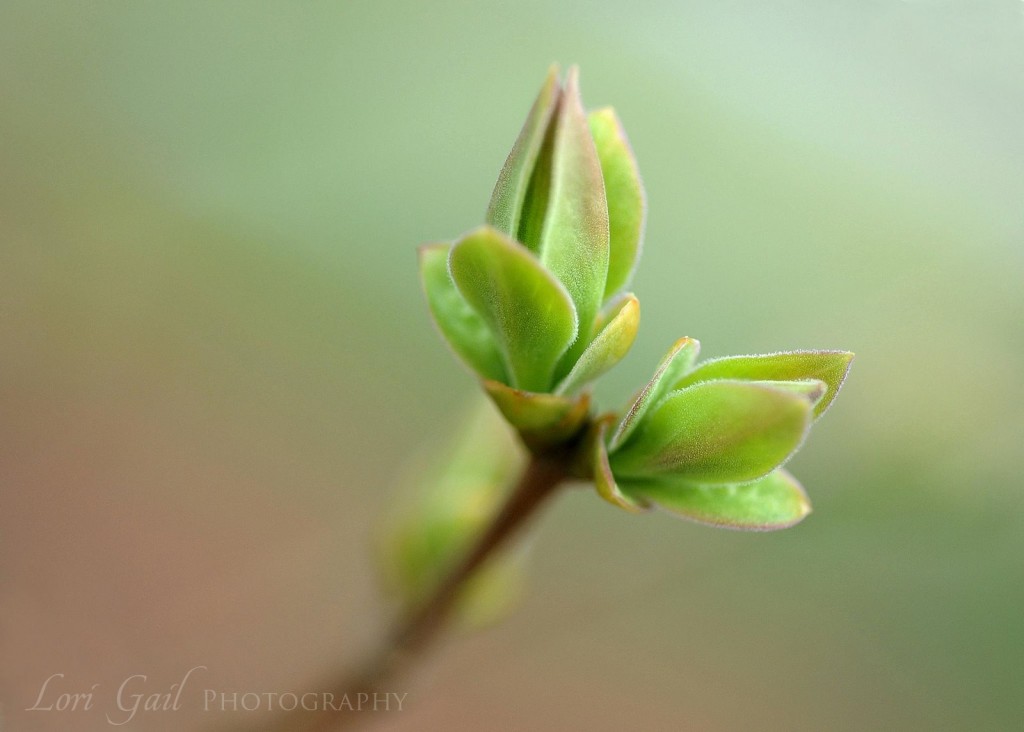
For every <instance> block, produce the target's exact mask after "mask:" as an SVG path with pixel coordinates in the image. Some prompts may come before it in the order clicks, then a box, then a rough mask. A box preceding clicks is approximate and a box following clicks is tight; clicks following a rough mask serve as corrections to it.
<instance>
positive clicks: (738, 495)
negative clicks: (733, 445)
mask: <svg viewBox="0 0 1024 732" xmlns="http://www.w3.org/2000/svg"><path fill="white" fill-rule="evenodd" d="M622 491H623V492H624V493H625V494H626V495H627V496H629V497H630V498H632V499H633V500H648V501H651V502H652V503H654V504H656V505H658V506H659V507H660V508H663V509H664V510H666V511H669V512H670V513H673V514H676V515H677V516H681V517H683V518H687V519H690V520H692V521H696V522H698V523H702V524H708V525H710V526H721V527H725V528H730V529H745V530H748V531H773V530H775V529H785V528H788V527H790V526H792V525H794V524H796V523H799V522H800V521H801V520H803V518H804V517H805V516H807V514H809V513H810V512H811V503H810V501H809V500H808V498H807V494H806V493H804V489H803V488H802V487H801V485H800V483H798V482H797V480H796V478H794V477H793V476H792V475H790V474H789V473H788V472H786V471H785V470H784V469H782V468H779V469H778V470H775V471H773V472H771V473H769V474H768V475H766V476H764V477H763V478H759V479H758V480H755V481H753V482H752V483H743V484H738V485H737V484H732V485H716V486H701V485H693V484H690V483H685V482H682V481H671V480H662V481H651V482H646V483H635V484H627V485H624V486H623V488H622Z"/></svg>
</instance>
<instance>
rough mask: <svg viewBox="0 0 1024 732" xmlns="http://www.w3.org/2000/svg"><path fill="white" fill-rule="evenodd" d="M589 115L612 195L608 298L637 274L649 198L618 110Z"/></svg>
mask: <svg viewBox="0 0 1024 732" xmlns="http://www.w3.org/2000/svg"><path fill="white" fill-rule="evenodd" d="M587 119H588V121H589V123H590V132H591V134H592V135H593V137H594V144H595V146H596V147H597V157H598V159H599V160H600V161H601V174H602V176H603V178H604V189H605V194H606V196H607V199H608V227H609V239H610V252H609V260H608V278H607V280H606V281H605V286H604V296H605V298H606V299H607V298H609V297H611V296H612V295H614V294H615V293H616V292H618V291H619V290H621V289H622V288H623V287H625V286H626V285H627V284H629V280H630V278H631V277H632V275H633V269H634V268H635V267H636V262H637V260H638V259H639V257H640V247H641V246H642V242H643V236H644V218H645V215H646V212H647V201H646V197H645V195H644V186H643V183H642V182H641V180H640V169H639V168H638V167H637V164H636V158H635V157H634V156H633V150H632V148H631V147H630V146H629V140H627V139H626V132H625V130H623V128H622V123H621V122H620V121H619V117H618V115H616V114H615V110H614V109H612V108H611V107H606V108H604V109H599V110H596V111H593V112H591V113H590V115H589V117H588V118H587Z"/></svg>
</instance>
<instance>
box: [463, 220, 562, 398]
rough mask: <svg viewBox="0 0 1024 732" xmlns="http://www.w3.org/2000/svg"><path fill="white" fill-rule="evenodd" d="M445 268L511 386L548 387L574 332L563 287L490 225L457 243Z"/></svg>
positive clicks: (522, 250) (535, 261)
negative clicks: (494, 347) (487, 334)
mask: <svg viewBox="0 0 1024 732" xmlns="http://www.w3.org/2000/svg"><path fill="white" fill-rule="evenodd" d="M448 267H449V270H450V272H451V274H452V278H453V279H454V280H455V285H456V286H457V287H458V289H459V291H460V292H461V293H462V294H463V296H464V297H465V298H466V300H467V301H468V302H469V304H470V305H471V306H472V307H473V309H474V310H476V312H477V313H478V314H479V315H480V317H481V318H483V320H484V321H485V322H486V323H487V324H488V326H490V329H491V333H492V334H493V335H494V338H495V341H496V342H497V344H498V348H499V349H500V351H501V353H502V355H503V356H504V360H505V364H506V366H507V371H508V375H509V378H510V380H511V381H510V385H511V386H514V387H516V388H519V389H524V390H527V391H534V392H544V391H547V390H548V389H549V388H550V387H551V382H552V377H553V374H554V369H555V364H556V363H557V362H558V359H559V358H560V357H561V356H562V354H563V353H565V349H566V348H568V346H569V344H570V343H572V342H573V340H574V339H575V338H576V333H577V330H578V320H577V317H576V311H575V309H574V308H573V304H572V300H571V299H570V297H569V295H568V293H567V292H566V291H565V288H564V287H562V285H561V284H560V283H559V282H558V281H557V280H556V279H555V278H554V277H552V276H551V275H550V274H549V273H548V272H547V271H545V269H544V268H543V267H542V266H541V265H540V263H539V262H538V261H537V259H536V258H535V257H534V256H533V254H531V253H530V252H529V251H528V250H527V249H526V248H525V247H523V246H522V245H521V244H519V243H518V242H515V241H513V240H512V239H509V238H508V237H507V236H505V235H504V234H502V233H501V232H499V231H498V230H497V229H493V228H491V227H489V226H484V227H481V228H479V229H476V230H474V231H472V232H470V233H469V234H467V235H465V236H464V237H463V238H462V239H460V240H459V241H457V242H456V243H455V245H454V246H452V249H451V254H450V255H449V259H448Z"/></svg>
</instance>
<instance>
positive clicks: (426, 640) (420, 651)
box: [280, 453, 569, 732]
mask: <svg viewBox="0 0 1024 732" xmlns="http://www.w3.org/2000/svg"><path fill="white" fill-rule="evenodd" d="M568 464H569V460H568V455H567V454H561V453H557V454H546V455H532V456H531V458H530V462H529V463H528V464H527V466H526V469H525V470H524V471H523V474H522V476H521V477H520V480H519V483H518V484H517V485H516V487H515V488H514V489H513V490H512V492H511V493H510V495H509V497H508V500H507V501H506V503H505V505H504V506H503V508H502V509H501V511H500V512H499V513H498V514H497V515H496V516H495V518H494V521H493V522H492V523H491V524H490V526H488V528H487V530H486V531H485V532H484V533H483V534H482V535H481V536H480V538H479V539H478V540H477V543H476V544H475V545H474V547H473V548H472V550H470V552H469V553H468V554H467V555H466V556H465V558H464V559H463V560H462V562H461V563H460V564H458V565H457V566H456V567H455V568H454V569H453V570H452V571H451V572H450V573H449V574H448V575H447V577H445V579H444V580H443V581H442V582H441V583H440V584H439V585H438V586H437V589H436V590H435V591H434V594H433V595H431V596H430V598H429V599H428V600H427V601H426V602H425V603H424V604H422V605H420V606H419V607H418V608H416V609H414V610H413V611H412V612H411V613H409V614H408V615H406V616H405V617H404V618H403V619H402V620H401V621H400V622H399V623H398V624H397V625H396V627H395V629H394V631H393V632H392V633H391V635H390V636H388V640H387V642H385V643H384V644H383V645H382V646H381V647H380V650H379V651H378V652H377V653H376V654H375V655H373V656H372V657H371V658H370V659H369V660H368V661H367V662H366V663H365V664H364V665H363V666H361V667H360V668H358V669H357V670H356V671H355V673H353V674H352V675H351V676H349V677H347V678H345V679H343V680H342V681H341V682H340V683H339V682H337V681H334V682H332V683H330V684H325V685H324V687H323V688H330V689H333V690H334V697H333V698H335V699H341V698H347V699H348V700H355V699H357V698H358V695H359V694H371V695H372V694H373V693H374V692H380V690H381V689H382V688H383V686H384V684H386V683H390V682H392V681H394V679H395V678H397V677H398V676H400V675H401V674H402V673H403V672H404V671H405V670H406V669H407V668H408V667H409V666H411V665H413V664H414V663H415V662H416V661H417V660H419V659H420V658H421V657H422V656H423V655H424V653H425V652H426V651H427V650H428V648H429V647H430V645H431V644H432V643H433V642H434V641H436V640H437V639H438V637H439V636H440V635H441V633H442V631H443V630H444V629H445V626H446V624H447V621H448V620H449V618H450V616H451V611H452V608H453V607H454V605H455V602H456V600H457V599H458V597H459V592H460V590H461V589H462V587H463V585H464V584H465V583H466V581H467V580H468V579H469V578H470V577H472V576H473V575H474V574H475V573H476V571H477V570H478V569H480V567H481V566H483V565H484V563H485V562H486V561H487V560H488V559H489V558H490V557H491V555H492V554H493V553H494V552H495V551H496V550H497V549H499V548H500V547H502V546H503V545H504V544H505V543H506V542H507V541H508V540H509V538H510V537H511V536H512V535H513V534H515V533H516V531H518V530H520V529H521V528H522V527H523V526H524V525H525V524H526V523H527V522H528V520H529V519H530V518H531V517H533V516H534V515H535V514H536V512H537V509H538V508H539V507H540V506H541V505H542V504H543V503H544V501H545V499H546V498H547V497H548V496H550V495H552V494H553V493H554V489H555V488H557V487H558V485H559V484H560V483H562V482H563V481H564V480H566V479H567V478H568V477H569V469H568ZM363 698H366V697H363ZM303 714H304V717H303V718H301V719H299V718H291V719H289V720H286V724H285V725H284V726H282V727H281V728H280V729H282V730H285V729H287V730H289V732H299V731H302V732H328V731H329V730H330V731H336V730H346V729H352V728H354V727H355V726H357V725H358V724H359V723H360V722H366V721H369V720H370V719H371V718H373V716H375V715H371V714H367V713H366V712H362V713H360V712H358V711H352V710H348V709H341V710H333V709H318V710H317V711H315V712H304V713H303Z"/></svg>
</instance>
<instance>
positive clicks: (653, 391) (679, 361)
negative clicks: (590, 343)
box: [608, 338, 700, 452]
mask: <svg viewBox="0 0 1024 732" xmlns="http://www.w3.org/2000/svg"><path fill="white" fill-rule="evenodd" d="M698 353H700V341H698V340H696V339H695V338H680V339H679V340H678V341H676V342H675V343H674V344H673V345H672V348H671V349H670V350H669V352H668V354H667V355H666V356H665V357H664V358H663V359H662V360H661V363H660V364H658V368H657V369H655V371H654V376H652V377H651V380H650V381H648V382H647V386H645V387H644V388H643V389H642V390H641V391H640V393H639V394H638V395H637V397H636V400H635V401H634V402H633V404H632V406H630V408H629V409H628V410H627V411H626V414H625V415H623V417H622V420H621V421H620V422H619V424H618V426H617V427H616V428H615V432H614V433H613V434H612V438H611V442H610V443H609V445H608V449H609V450H611V451H612V452H614V451H615V450H616V449H618V448H619V447H620V446H621V445H623V444H624V443H625V442H626V440H628V439H629V437H630V435H632V434H633V431H634V430H635V429H636V428H637V425H639V424H640V420H641V419H643V416H644V415H645V414H646V413H647V410H648V409H650V408H651V406H653V405H654V404H656V403H658V401H660V400H661V398H662V397H664V396H665V395H666V394H668V393H669V391H671V387H672V384H673V383H675V382H676V381H678V380H679V379H681V378H682V377H683V375H684V374H685V373H686V372H687V371H689V370H690V369H691V368H693V364H694V362H696V360H697V354H698Z"/></svg>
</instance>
